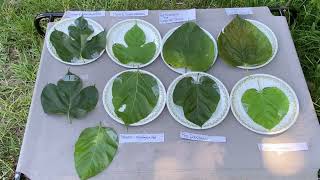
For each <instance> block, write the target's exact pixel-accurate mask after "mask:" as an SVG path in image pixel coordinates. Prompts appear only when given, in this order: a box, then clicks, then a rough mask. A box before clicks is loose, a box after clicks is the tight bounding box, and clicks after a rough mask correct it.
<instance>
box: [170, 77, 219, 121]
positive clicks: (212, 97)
mask: <svg viewBox="0 0 320 180" xmlns="http://www.w3.org/2000/svg"><path fill="white" fill-rule="evenodd" d="M219 101H220V93H219V87H218V86H217V84H216V82H215V81H214V80H212V79H211V78H209V77H206V76H202V77H200V78H199V80H197V81H195V80H194V79H193V78H192V77H185V78H183V79H181V80H180V81H179V82H178V83H177V85H176V87H175V89H174V91H173V102H174V103H175V104H176V105H178V106H181V107H182V108H183V112H184V116H185V117H186V118H187V119H188V120H189V121H190V122H192V123H194V124H196V125H198V126H200V127H202V125H203V124H204V123H205V122H207V121H208V120H209V119H210V117H211V116H212V114H213V113H214V112H215V111H216V108H217V106H218V103H219Z"/></svg>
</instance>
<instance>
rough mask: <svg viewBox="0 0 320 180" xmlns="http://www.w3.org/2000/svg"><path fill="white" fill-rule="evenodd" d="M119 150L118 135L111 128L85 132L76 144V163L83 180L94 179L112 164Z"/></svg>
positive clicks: (99, 127)
mask: <svg viewBox="0 0 320 180" xmlns="http://www.w3.org/2000/svg"><path fill="white" fill-rule="evenodd" d="M117 150H118V135H117V133H116V132H115V131H114V130H113V129H112V128H109V127H102V126H101V125H100V126H97V127H91V128H86V129H85V130H83V131H82V132H81V134H80V136H79V138H78V140H77V142H76V144H75V150H74V162H75V167H76V170H77V173H78V175H79V177H80V179H81V180H85V179H88V178H90V177H93V176H95V175H97V174H99V173H100V172H102V171H103V170H104V169H106V168H107V167H108V166H109V164H110V163H111V162H112V160H113V158H114V156H115V155H116V153H117Z"/></svg>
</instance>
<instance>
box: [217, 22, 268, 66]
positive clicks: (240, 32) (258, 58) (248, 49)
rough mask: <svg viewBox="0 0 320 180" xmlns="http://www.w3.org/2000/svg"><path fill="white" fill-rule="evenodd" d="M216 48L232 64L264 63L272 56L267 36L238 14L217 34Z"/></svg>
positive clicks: (255, 64)
mask: <svg viewBox="0 0 320 180" xmlns="http://www.w3.org/2000/svg"><path fill="white" fill-rule="evenodd" d="M218 49H219V55H220V56H221V58H222V60H223V61H224V62H226V63H227V64H230V65H232V66H246V67H254V66H258V65H262V64H264V63H266V62H267V61H268V60H269V59H270V58H271V56H272V46H271V43H270V41H269V39H268V38H267V36H266V35H265V34H264V33H263V32H261V31H260V30H259V29H258V28H257V27H256V26H255V25H253V24H252V23H251V22H249V21H247V20H244V19H241V18H240V17H239V16H237V17H236V18H234V19H233V20H232V21H231V22H230V23H229V24H228V25H227V26H226V27H225V28H224V31H223V32H221V34H220V35H219V37H218Z"/></svg>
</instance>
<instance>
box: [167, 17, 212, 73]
mask: <svg viewBox="0 0 320 180" xmlns="http://www.w3.org/2000/svg"><path fill="white" fill-rule="evenodd" d="M163 57H164V60H165V62H166V63H167V64H169V65H170V66H172V67H174V68H187V69H190V70H192V71H207V70H208V69H209V68H210V66H211V65H212V63H213V60H214V44H213V42H212V40H211V39H210V37H209V36H208V35H207V34H206V33H205V32H204V31H203V30H202V29H201V28H200V27H199V26H198V25H197V24H195V23H194V22H187V23H185V24H183V25H182V26H180V27H179V28H178V29H176V30H175V31H174V32H173V33H172V35H171V36H170V37H169V38H168V39H167V41H166V42H165V44H164V45H163Z"/></svg>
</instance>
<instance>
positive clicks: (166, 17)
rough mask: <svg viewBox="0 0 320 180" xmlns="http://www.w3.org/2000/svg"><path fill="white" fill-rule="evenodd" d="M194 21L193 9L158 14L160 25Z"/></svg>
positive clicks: (194, 11) (194, 13)
mask: <svg viewBox="0 0 320 180" xmlns="http://www.w3.org/2000/svg"><path fill="white" fill-rule="evenodd" d="M195 19H196V10H195V9H188V10H177V11H168V12H160V14H159V23H160V24H168V23H176V22H184V21H191V20H195Z"/></svg>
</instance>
